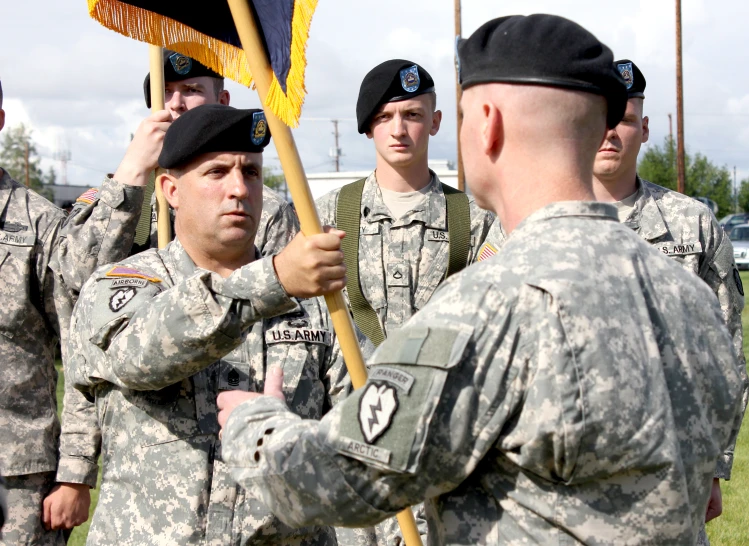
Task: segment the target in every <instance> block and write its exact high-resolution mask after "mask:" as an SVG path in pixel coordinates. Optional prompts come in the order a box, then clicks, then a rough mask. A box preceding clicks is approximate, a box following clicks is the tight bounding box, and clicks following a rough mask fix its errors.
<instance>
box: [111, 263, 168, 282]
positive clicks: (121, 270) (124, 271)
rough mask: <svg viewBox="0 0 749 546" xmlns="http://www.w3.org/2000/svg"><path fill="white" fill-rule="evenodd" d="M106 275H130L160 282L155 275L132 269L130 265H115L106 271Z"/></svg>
mask: <svg viewBox="0 0 749 546" xmlns="http://www.w3.org/2000/svg"><path fill="white" fill-rule="evenodd" d="M105 276H106V277H130V278H135V279H145V280H147V281H149V282H161V279H159V278H157V277H150V276H149V275H146V274H145V273H143V272H142V271H138V270H137V269H133V268H132V267H125V266H123V265H116V266H114V267H113V268H112V269H110V270H109V271H107V272H106V274H105Z"/></svg>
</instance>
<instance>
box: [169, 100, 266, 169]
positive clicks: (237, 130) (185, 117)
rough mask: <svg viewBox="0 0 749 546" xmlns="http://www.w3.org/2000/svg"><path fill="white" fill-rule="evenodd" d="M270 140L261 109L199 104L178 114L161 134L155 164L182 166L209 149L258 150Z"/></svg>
mask: <svg viewBox="0 0 749 546" xmlns="http://www.w3.org/2000/svg"><path fill="white" fill-rule="evenodd" d="M269 142H270V130H269V129H268V123H267V121H266V120H265V115H264V114H263V111H262V110H257V109H252V110H237V109H236V108H232V107H231V106H224V105H223V104H203V105H201V106H198V107H196V108H193V109H191V110H188V111H187V112H185V113H184V114H182V115H181V116H180V117H178V118H177V119H176V120H174V122H173V123H172V125H171V126H170V127H169V129H168V130H167V132H166V135H165V136H164V147H163V148H162V149H161V155H159V167H161V168H162V169H175V168H177V167H182V166H184V165H186V164H187V163H189V162H190V161H192V160H193V159H195V158H196V157H198V156H199V155H202V154H207V153H211V152H254V153H261V152H262V151H263V149H264V148H265V147H266V146H267V145H268V143H269Z"/></svg>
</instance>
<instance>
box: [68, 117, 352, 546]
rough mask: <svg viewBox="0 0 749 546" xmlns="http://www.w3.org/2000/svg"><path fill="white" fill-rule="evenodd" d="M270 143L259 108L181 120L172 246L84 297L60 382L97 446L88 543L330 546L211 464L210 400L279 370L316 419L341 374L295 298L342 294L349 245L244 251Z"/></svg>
mask: <svg viewBox="0 0 749 546" xmlns="http://www.w3.org/2000/svg"><path fill="white" fill-rule="evenodd" d="M247 135H252V139H251V140H250V139H248V138H244V139H243V138H242V137H243V136H244V137H246V136H247ZM269 140H270V134H269V133H268V132H267V126H266V125H265V118H264V117H263V115H262V111H259V110H235V109H233V108H230V107H228V106H223V105H205V106H201V107H199V108H196V109H194V110H192V111H190V112H187V113H186V114H185V115H184V116H182V117H180V118H179V119H178V120H176V121H175V122H174V124H173V125H172V127H171V128H170V129H169V131H168V132H167V135H166V138H165V141H164V149H163V151H162V153H161V156H160V159H159V161H160V164H161V166H162V167H164V168H165V169H169V170H170V171H169V174H165V175H161V176H162V177H163V178H164V180H166V181H167V182H166V190H165V195H166V197H167V199H168V200H169V202H170V204H171V205H172V206H173V207H174V209H175V210H176V217H175V228H176V235H177V238H176V239H175V241H173V242H172V243H171V244H169V245H168V246H167V247H166V248H165V249H163V250H159V251H156V250H155V249H152V250H147V251H145V252H142V253H140V254H138V255H136V256H133V257H131V258H129V259H127V260H124V261H122V262H120V263H118V264H116V265H114V266H112V265H110V266H106V267H104V268H101V269H99V270H98V271H97V272H96V273H95V274H94V275H93V276H92V278H91V279H90V280H89V281H88V282H87V283H86V285H85V286H84V288H83V291H82V292H81V297H80V301H79V302H78V305H77V306H76V311H75V313H74V315H73V320H72V326H71V329H72V333H71V336H70V342H69V351H70V354H71V358H70V359H69V363H68V373H69V375H70V377H71V382H72V383H73V384H74V386H75V387H76V388H78V389H81V390H82V392H84V393H85V394H86V396H87V397H88V398H89V399H94V400H95V404H96V412H97V415H98V417H99V422H100V424H101V434H102V446H103V475H102V486H101V493H100V496H99V503H98V505H97V509H96V512H95V514H94V518H93V522H92V525H91V530H90V532H89V543H90V544H138V545H141V544H164V543H169V544H216V545H225V544H237V545H239V544H279V545H280V544H289V545H294V544H299V545H313V544H314V545H318V544H319V545H327V544H331V545H333V544H335V533H334V531H333V529H332V528H330V527H325V526H307V527H305V528H302V529H292V528H290V527H288V526H286V525H284V524H283V523H282V522H281V521H279V520H278V519H277V518H275V517H274V516H273V515H272V514H270V512H268V510H267V509H266V508H265V507H264V506H263V505H262V503H260V502H258V500H257V498H256V497H254V495H253V494H252V493H251V492H249V491H244V490H241V489H240V488H238V486H237V485H236V483H234V482H233V481H232V480H231V477H230V475H229V473H228V470H227V469H226V467H225V465H224V464H223V463H222V461H221V458H220V450H221V447H220V443H219V441H218V436H217V433H218V423H217V420H216V414H217V410H216V396H217V394H218V392H219V391H221V390H226V389H237V388H239V389H243V390H258V389H262V386H263V383H264V381H265V380H266V377H267V376H268V374H269V373H271V375H273V374H274V373H275V372H272V371H271V372H269V371H268V370H269V369H270V367H271V365H274V366H277V367H281V368H283V370H284V381H283V391H284V392H285V393H286V397H287V398H286V399H287V402H288V404H289V406H290V407H292V408H294V411H295V412H296V414H297V415H299V416H301V417H304V418H312V419H319V418H320V417H322V415H323V414H324V413H325V412H326V411H327V410H328V409H329V408H330V407H331V406H332V403H333V396H334V395H335V394H337V392H336V389H339V388H340V387H341V386H342V385H343V381H342V379H343V377H344V376H345V368H344V367H343V365H342V358H341V354H340V350H339V346H338V343H337V340H336V337H335V334H334V332H333V329H332V325H331V322H330V317H329V315H328V314H327V312H326V311H325V307H324V302H323V301H322V300H321V298H315V299H306V300H305V299H297V298H296V297H290V295H292V296H293V295H296V296H310V295H318V294H321V293H323V292H328V291H330V290H333V289H336V288H338V289H340V288H342V287H343V283H344V271H345V268H344V267H343V264H342V260H343V257H342V255H341V253H340V251H339V248H340V236H341V235H342V234H341V233H340V232H334V233H333V234H330V233H328V234H324V235H319V236H316V237H310V238H308V239H305V238H304V237H303V236H302V235H299V237H298V238H297V239H295V240H294V241H292V242H291V243H290V244H289V247H288V248H287V249H286V250H284V251H282V252H281V253H280V254H278V255H276V256H272V257H266V258H262V257H261V255H260V253H259V252H258V251H257V250H256V251H255V252H249V251H248V248H253V245H252V239H253V238H254V236H255V230H256V229H257V221H258V219H259V216H260V209H261V207H262V154H261V152H262V150H263V148H264V147H265V146H266V145H267V143H268V142H269ZM221 150H232V152H231V153H223V152H221ZM235 150H236V151H235ZM312 258H314V260H313V259H312ZM310 263H311V264H312V265H308V264H310ZM318 264H321V265H318ZM276 272H277V273H276ZM289 279H291V280H289ZM300 283H301V284H300ZM360 341H361V342H362V343H366V338H364V337H363V336H362V337H361V339H360Z"/></svg>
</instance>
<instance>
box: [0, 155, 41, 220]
mask: <svg viewBox="0 0 749 546" xmlns="http://www.w3.org/2000/svg"><path fill="white" fill-rule="evenodd" d="M2 172H3V175H2V176H0V219H2V220H3V225H5V224H6V223H7V224H20V225H21V226H27V229H28V231H26V232H25V233H26V234H30V233H33V231H32V230H33V227H32V223H31V218H30V217H29V213H28V209H27V207H26V206H25V205H24V206H23V207H8V204H9V203H10V200H11V197H12V196H13V194H14V193H16V199H25V198H26V193H24V192H21V191H20V188H19V186H20V184H19V183H18V182H16V181H14V180H13V178H11V176H10V174H8V171H6V170H5V169H3V170H2ZM21 187H22V188H24V189H25V187H24V186H21ZM16 189H18V190H19V191H18V192H16Z"/></svg>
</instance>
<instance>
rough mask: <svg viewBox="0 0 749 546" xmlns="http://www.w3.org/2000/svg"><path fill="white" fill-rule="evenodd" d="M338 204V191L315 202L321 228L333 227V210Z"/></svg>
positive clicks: (327, 194)
mask: <svg viewBox="0 0 749 546" xmlns="http://www.w3.org/2000/svg"><path fill="white" fill-rule="evenodd" d="M336 203H338V191H337V190H336V191H332V192H329V193H326V194H325V195H323V196H322V197H320V198H318V199H317V200H316V201H315V207H316V208H317V214H319V215H320V223H322V225H323V226H333V227H335V225H336V223H335V208H336Z"/></svg>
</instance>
